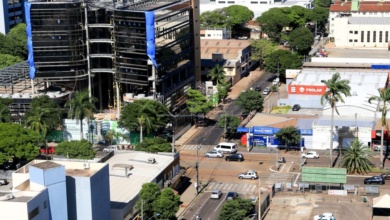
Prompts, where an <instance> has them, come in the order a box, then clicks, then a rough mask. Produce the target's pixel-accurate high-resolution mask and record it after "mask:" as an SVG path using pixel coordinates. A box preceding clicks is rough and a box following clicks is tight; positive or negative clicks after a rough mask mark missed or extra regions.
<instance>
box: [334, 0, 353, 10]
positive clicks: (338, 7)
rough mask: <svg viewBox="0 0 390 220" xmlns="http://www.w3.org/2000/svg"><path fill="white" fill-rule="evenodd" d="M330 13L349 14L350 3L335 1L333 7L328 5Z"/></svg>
mask: <svg viewBox="0 0 390 220" xmlns="http://www.w3.org/2000/svg"><path fill="white" fill-rule="evenodd" d="M329 11H330V12H349V11H351V2H341V1H337V2H335V3H334V4H333V5H330V8H329Z"/></svg>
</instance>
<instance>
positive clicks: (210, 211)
mask: <svg viewBox="0 0 390 220" xmlns="http://www.w3.org/2000/svg"><path fill="white" fill-rule="evenodd" d="M210 195H211V193H210V192H206V193H203V194H202V195H201V196H200V197H199V198H198V200H197V205H194V206H193V207H191V208H190V209H189V210H188V212H187V213H186V215H185V216H184V218H183V220H195V217H196V214H199V216H200V217H201V218H202V220H214V219H218V216H219V213H220V212H221V209H222V206H223V203H224V202H225V201H226V200H225V199H226V193H224V194H222V196H221V197H220V198H219V199H210Z"/></svg>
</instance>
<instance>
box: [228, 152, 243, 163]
mask: <svg viewBox="0 0 390 220" xmlns="http://www.w3.org/2000/svg"><path fill="white" fill-rule="evenodd" d="M225 160H226V161H239V162H241V161H244V155H242V154H232V155H229V156H226V157H225Z"/></svg>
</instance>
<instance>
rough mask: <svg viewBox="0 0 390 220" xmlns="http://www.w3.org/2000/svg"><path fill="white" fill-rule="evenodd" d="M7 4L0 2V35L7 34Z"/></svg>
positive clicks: (5, 1)
mask: <svg viewBox="0 0 390 220" xmlns="http://www.w3.org/2000/svg"><path fill="white" fill-rule="evenodd" d="M7 2H8V1H7V0H0V33H2V34H7V29H8V28H7V26H8V19H6V18H5V16H6V15H8V12H7V11H8V8H7ZM6 10H7V11H6Z"/></svg>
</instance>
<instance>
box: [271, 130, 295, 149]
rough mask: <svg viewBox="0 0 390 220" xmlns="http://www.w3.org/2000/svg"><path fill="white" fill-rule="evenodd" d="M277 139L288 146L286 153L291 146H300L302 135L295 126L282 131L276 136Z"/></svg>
mask: <svg viewBox="0 0 390 220" xmlns="http://www.w3.org/2000/svg"><path fill="white" fill-rule="evenodd" d="M275 136H276V138H277V139H278V140H280V141H281V142H282V143H284V145H285V146H286V151H287V150H288V147H289V146H291V145H295V144H299V142H300V139H301V134H300V133H299V131H298V129H297V128H295V127H294V126H287V127H284V128H282V129H280V130H279V131H278V132H277V133H276V134H275Z"/></svg>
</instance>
